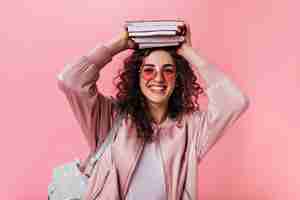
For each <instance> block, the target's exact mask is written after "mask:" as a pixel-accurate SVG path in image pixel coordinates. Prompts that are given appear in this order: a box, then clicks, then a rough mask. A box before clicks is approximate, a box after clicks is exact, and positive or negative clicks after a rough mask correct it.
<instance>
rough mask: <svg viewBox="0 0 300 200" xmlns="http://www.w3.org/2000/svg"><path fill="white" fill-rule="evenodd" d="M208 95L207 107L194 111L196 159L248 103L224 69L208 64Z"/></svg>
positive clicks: (216, 139) (204, 152)
mask: <svg viewBox="0 0 300 200" xmlns="http://www.w3.org/2000/svg"><path fill="white" fill-rule="evenodd" d="M207 76H210V77H206V80H207V81H208V87H207V88H206V89H205V93H206V95H207V97H208V108H207V110H206V111H200V110H199V111H196V112H195V113H194V116H195V118H194V119H195V121H194V123H195V126H196V127H197V133H196V136H195V137H196V145H195V146H196V153H197V158H198V161H200V160H202V159H203V157H204V156H205V155H206V154H207V153H208V151H209V150H210V149H211V148H212V147H213V146H214V144H215V143H216V142H217V141H218V140H219V139H220V138H221V136H223V135H224V132H225V130H226V129H228V128H229V127H231V126H232V125H233V124H234V123H235V122H236V121H237V119H238V118H239V117H240V116H241V115H242V113H244V112H245V111H246V110H247V108H248V107H249V98H248V96H247V95H245V94H244V93H243V92H242V91H241V90H240V89H239V88H238V86H237V85H236V84H235V83H234V82H233V81H232V80H230V79H229V77H227V76H226V75H225V74H224V73H223V72H221V71H218V70H217V69H216V68H214V66H211V71H210V72H209V73H207Z"/></svg>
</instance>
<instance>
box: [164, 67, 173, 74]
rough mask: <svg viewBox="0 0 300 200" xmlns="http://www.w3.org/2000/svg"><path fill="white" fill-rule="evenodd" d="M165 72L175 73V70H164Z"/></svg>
mask: <svg viewBox="0 0 300 200" xmlns="http://www.w3.org/2000/svg"><path fill="white" fill-rule="evenodd" d="M164 71H165V72H167V73H175V70H174V69H171V68H170V69H165V70H164Z"/></svg>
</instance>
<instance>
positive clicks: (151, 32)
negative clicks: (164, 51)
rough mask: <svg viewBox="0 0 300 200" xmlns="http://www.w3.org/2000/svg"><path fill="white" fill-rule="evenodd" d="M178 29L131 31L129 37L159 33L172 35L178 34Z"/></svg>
mask: <svg viewBox="0 0 300 200" xmlns="http://www.w3.org/2000/svg"><path fill="white" fill-rule="evenodd" d="M176 33H177V32H176V31H149V32H129V37H132V36H155V35H157V36H159V35H165V36H168V35H169V36H172V35H176Z"/></svg>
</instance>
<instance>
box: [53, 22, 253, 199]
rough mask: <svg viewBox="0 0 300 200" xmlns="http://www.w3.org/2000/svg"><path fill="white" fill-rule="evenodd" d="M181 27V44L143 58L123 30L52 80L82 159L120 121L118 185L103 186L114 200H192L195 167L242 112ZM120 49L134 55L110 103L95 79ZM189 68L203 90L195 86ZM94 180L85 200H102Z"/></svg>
mask: <svg viewBox="0 0 300 200" xmlns="http://www.w3.org/2000/svg"><path fill="white" fill-rule="evenodd" d="M186 26H187V34H186V38H185V39H186V40H185V42H184V43H183V44H182V45H180V46H179V47H163V48H152V49H144V50H139V49H136V46H135V43H134V42H133V40H131V39H129V38H128V32H127V31H126V30H123V31H122V32H121V33H120V34H119V35H117V36H116V37H114V38H113V39H111V40H110V41H108V42H106V43H104V44H100V45H97V46H96V47H95V48H94V49H92V50H91V51H90V52H88V53H87V55H85V56H81V57H80V58H79V59H77V60H76V61H75V62H73V63H72V64H69V65H67V66H66V67H65V68H64V70H63V71H62V72H61V73H60V74H59V75H58V85H59V88H60V89H61V90H62V91H63V92H64V93H65V94H66V97H67V99H68V101H69V103H70V105H71V108H72V110H73V112H74V114H75V117H76V119H77V120H78V122H79V124H80V127H81V129H82V132H83V133H84V135H85V138H86V139H87V142H88V145H89V147H90V149H91V153H90V155H92V153H93V152H94V151H95V150H96V149H97V148H98V147H99V146H101V144H102V142H103V141H104V139H105V138H106V136H107V133H108V131H109V130H110V128H111V126H112V124H113V123H114V121H115V119H116V116H117V115H118V114H120V113H125V116H126V117H124V119H122V124H121V127H120V128H119V129H118V132H117V135H116V138H115V140H114V142H113V146H112V147H113V158H114V163H115V165H116V168H117V171H118V176H119V180H118V182H116V183H110V185H112V186H110V185H109V186H108V187H113V185H116V184H117V185H118V187H119V190H120V193H121V198H122V199H127V200H130V199H131V200H133V199H168V200H175V199H184V200H186V199H195V200H196V199H197V178H198V176H197V173H198V164H199V162H200V160H202V159H203V157H204V155H206V153H207V152H208V151H209V150H210V149H211V148H212V146H213V145H214V144H215V143H216V141H217V140H218V139H219V138H220V137H221V135H223V134H222V133H224V130H225V129H226V128H228V127H229V126H231V125H232V124H233V123H234V122H235V121H236V120H237V119H238V118H239V117H240V116H241V114H242V113H243V112H244V111H245V110H246V109H247V108H248V106H249V98H248V97H247V95H245V94H244V93H243V92H242V91H241V90H240V89H239V88H238V86H237V85H236V84H235V83H234V82H233V81H232V80H231V79H230V78H229V77H227V76H226V75H225V74H224V73H223V72H221V71H220V70H218V69H217V68H216V67H215V66H214V65H212V64H208V63H207V61H206V60H205V59H204V58H202V57H201V56H199V55H198V54H197V52H196V51H195V50H194V49H193V48H192V45H191V31H190V27H189V25H188V24H186ZM126 49H132V50H134V51H133V53H132V54H131V55H130V56H129V57H127V58H126V59H125V60H124V67H123V70H122V71H121V72H120V74H119V82H118V83H117V88H118V93H117V96H116V98H108V97H105V96H104V95H102V94H101V93H99V91H98V90H97V86H96V82H97V80H98V79H99V74H98V73H99V71H100V70H101V69H102V68H103V67H104V66H105V65H106V64H107V63H109V62H110V61H112V58H113V56H114V55H116V54H118V53H119V52H122V51H124V50H126ZM191 65H193V66H194V67H195V69H196V70H197V72H198V73H200V75H201V76H202V78H203V80H205V83H206V85H207V87H206V89H203V88H202V87H200V85H198V84H197V83H196V76H195V75H194V73H193V70H192V69H191V67H190V66H191ZM201 92H205V93H206V94H207V96H208V100H209V104H208V108H207V110H206V111H204V110H200V109H199V106H198V104H197V97H198V95H199V94H200V93H201ZM82 170H84V165H83V167H82ZM98 174H101V172H98ZM99 180H100V179H97V178H95V177H94V178H93V177H91V180H90V181H91V182H92V183H91V184H90V187H89V190H88V192H87V193H88V194H87V196H86V198H85V199H104V198H103V197H100V193H99V190H100V189H99V188H100V187H102V185H101V184H102V183H100V182H101V181H99ZM108 190H109V189H108Z"/></svg>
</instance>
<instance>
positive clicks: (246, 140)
mask: <svg viewBox="0 0 300 200" xmlns="http://www.w3.org/2000/svg"><path fill="white" fill-rule="evenodd" d="M5 3H6V4H5V5H2V10H1V12H0V20H1V30H0V44H1V47H0V50H1V51H0V52H1V61H0V62H1V68H0V75H1V78H0V89H1V105H0V110H1V115H0V119H1V122H2V123H1V140H0V141H1V144H0V146H1V151H0V157H1V159H2V165H1V172H0V173H1V174H0V177H1V181H0V188H1V189H0V196H1V199H9V200H15V199H17V200H21V199H26V200H29V199H30V200H38V199H46V193H47V184H48V183H49V181H50V176H51V170H52V168H53V167H54V166H56V165H58V164H61V163H63V162H65V161H69V160H71V159H73V158H75V157H77V156H78V157H80V158H81V157H83V156H85V155H86V152H87V145H86V143H85V142H84V138H83V136H82V135H81V134H80V131H79V126H78V124H77V122H76V121H75V118H74V117H73V115H72V112H71V110H70V109H69V107H68V103H67V101H66V99H65V97H64V95H63V94H62V93H61V92H60V91H59V90H58V88H57V86H56V75H57V74H58V72H59V71H60V70H61V69H62V68H63V65H64V64H65V63H67V62H69V61H71V60H72V59H73V58H75V57H76V56H79V55H82V54H84V53H86V52H87V51H88V50H89V49H90V48H92V47H94V45H95V44H96V43H98V42H101V41H102V42H103V41H106V40H108V39H110V38H111V37H112V36H113V35H114V34H116V33H118V31H119V30H121V29H120V28H121V25H122V23H123V21H124V20H125V19H138V18H143V19H158V18H167V19H171V18H177V17H181V18H184V19H186V20H188V21H189V22H190V24H191V27H192V40H193V45H194V47H195V48H197V49H198V50H199V52H200V51H201V53H202V54H203V55H205V56H207V57H208V58H209V59H211V60H213V61H214V62H215V63H217V64H219V65H220V69H222V70H224V71H225V72H227V74H228V75H229V76H231V77H232V79H234V80H235V81H236V82H237V83H238V84H239V85H240V87H241V88H242V89H243V90H244V91H245V92H246V93H247V94H248V96H249V97H250V99H251V107H250V108H251V109H249V110H248V111H247V112H246V113H245V115H244V116H243V117H242V118H241V119H240V120H239V123H237V124H236V125H235V126H234V127H232V128H231V129H228V131H227V135H226V136H224V137H223V139H222V140H220V142H219V143H218V144H217V145H216V146H215V147H214V148H213V149H212V150H211V152H210V153H209V154H208V155H209V156H207V157H206V158H205V159H204V160H203V162H202V163H201V164H200V165H199V168H200V170H201V171H200V174H199V180H200V183H199V189H200V199H209V200H221V199H222V200H240V199H243V200H248V199H249V200H250V199H251V200H254V199H255V200H271V199H272V200H281V199H286V200H291V199H300V192H299V190H297V189H299V186H300V185H299V182H300V174H299V172H298V171H299V167H300V159H299V155H298V153H297V151H299V150H300V148H299V144H298V139H300V136H298V135H297V134H298V133H299V131H300V125H299V122H298V120H297V116H296V114H298V113H299V111H300V108H299V106H297V105H298V102H299V101H300V95H299V94H300V91H299V89H300V87H299V86H300V76H299V74H300V68H299V67H300V65H299V64H300V58H299V52H300V47H299V45H300V43H299V35H300V30H299V26H298V20H297V19H298V18H299V17H300V15H299V11H298V8H299V6H300V5H299V3H298V2H297V1H293V0H277V1H271V0H253V1H234V0H231V1H229V0H227V1H216V0H209V1H208V0H202V1H197V0H195V1H189V2H187V1H182V0H180V1H179V0H176V1H174V0H172V1H171V0H169V1H161V0H153V1H152V2H151V3H149V1H137V0H136V1H134V0H130V1H127V2H126V3H124V1H121V0H110V1H105V2H103V1H36V0H30V1H18V2H17V1H6V2H5ZM125 55H126V53H122V54H120V55H118V56H116V57H115V58H114V61H113V62H112V63H110V64H108V66H107V67H106V68H105V69H104V70H103V73H102V74H103V75H102V79H101V81H99V85H102V87H101V91H102V92H104V93H105V94H111V93H112V87H111V81H112V75H111V71H112V72H116V70H117V68H118V66H120V64H121V59H122V58H123V57H124V56H125ZM297 56H298V57H297ZM104 85H105V86H104ZM297 186H298V187H297ZM292 195H293V196H292Z"/></svg>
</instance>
